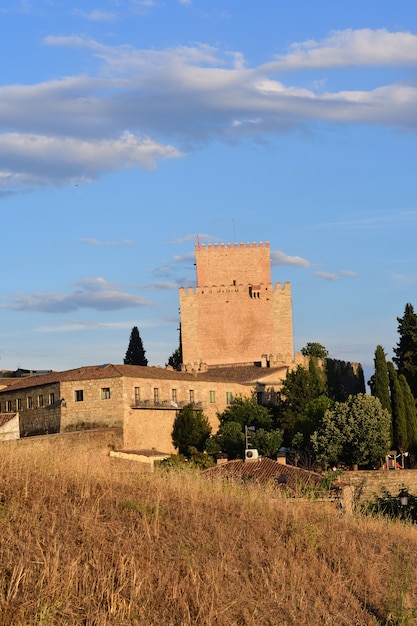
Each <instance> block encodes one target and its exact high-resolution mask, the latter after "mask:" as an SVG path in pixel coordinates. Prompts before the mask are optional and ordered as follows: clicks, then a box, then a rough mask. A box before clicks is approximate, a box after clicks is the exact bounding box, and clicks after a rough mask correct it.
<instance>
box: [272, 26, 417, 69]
mask: <svg viewBox="0 0 417 626" xmlns="http://www.w3.org/2000/svg"><path fill="white" fill-rule="evenodd" d="M416 63H417V35H414V34H412V33H410V32H394V33H391V32H389V31H387V30H386V29H384V28H381V29H378V30H371V29H369V28H364V29H360V30H353V29H346V30H342V31H336V32H334V33H332V34H331V35H330V36H329V37H327V38H326V39H324V41H316V40H309V41H303V42H301V43H294V44H292V45H291V46H290V48H289V52H288V53H287V54H284V55H279V56H277V57H276V61H275V62H273V63H271V64H268V68H269V69H270V70H278V69H286V70H299V69H302V70H305V69H311V68H331V67H351V66H361V67H364V66H367V67H369V66H374V67H375V66H384V67H393V66H407V65H409V66H415V65H416Z"/></svg>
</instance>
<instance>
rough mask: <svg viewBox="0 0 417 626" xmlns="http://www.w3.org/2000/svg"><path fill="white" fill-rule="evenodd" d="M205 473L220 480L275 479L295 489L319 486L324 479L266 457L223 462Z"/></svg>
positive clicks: (208, 476) (265, 480) (263, 480)
mask: <svg viewBox="0 0 417 626" xmlns="http://www.w3.org/2000/svg"><path fill="white" fill-rule="evenodd" d="M203 474H204V475H205V476H206V477H207V478H215V479H220V480H230V479H233V480H243V481H247V480H253V481H254V482H257V483H261V484H265V483H267V482H271V481H275V482H277V483H278V484H282V485H285V486H286V487H289V488H290V489H293V490H297V489H299V488H300V487H307V486H308V487H318V486H319V485H320V483H321V481H322V477H321V476H320V474H317V473H315V472H310V471H308V470H305V469H301V468H299V467H294V466H293V465H283V464H282V463H278V461H274V460H272V459H268V458H266V457H262V458H260V459H258V460H256V461H242V460H236V461H228V462H227V463H222V464H220V465H216V466H215V467H210V468H209V469H207V470H204V472H203ZM284 476H286V482H282V483H281V482H280V481H279V477H281V480H282V481H284V480H285V479H284V478H282V477H284Z"/></svg>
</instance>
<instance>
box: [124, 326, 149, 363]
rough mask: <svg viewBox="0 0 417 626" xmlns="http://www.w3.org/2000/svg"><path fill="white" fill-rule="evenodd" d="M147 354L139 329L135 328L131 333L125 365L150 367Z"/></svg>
mask: <svg viewBox="0 0 417 626" xmlns="http://www.w3.org/2000/svg"><path fill="white" fill-rule="evenodd" d="M145 354H146V353H145V350H144V349H143V343H142V339H141V338H140V334H139V330H138V327H137V326H134V327H133V328H132V332H131V333H130V339H129V346H128V348H127V351H126V356H125V358H124V361H123V363H124V364H125V365H148V359H147V358H146V357H145Z"/></svg>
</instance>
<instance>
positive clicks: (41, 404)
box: [38, 394, 43, 406]
mask: <svg viewBox="0 0 417 626" xmlns="http://www.w3.org/2000/svg"><path fill="white" fill-rule="evenodd" d="M38 406H43V395H42V394H40V395H39V396H38Z"/></svg>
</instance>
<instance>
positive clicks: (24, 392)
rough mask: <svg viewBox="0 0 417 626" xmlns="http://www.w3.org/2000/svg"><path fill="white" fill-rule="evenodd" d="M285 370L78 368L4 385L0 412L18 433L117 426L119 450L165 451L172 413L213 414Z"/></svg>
mask: <svg viewBox="0 0 417 626" xmlns="http://www.w3.org/2000/svg"><path fill="white" fill-rule="evenodd" d="M285 371H286V370H282V369H280V368H278V369H269V368H268V369H262V368H259V367H241V368H236V367H235V368H224V369H222V368H219V369H214V370H212V371H210V370H207V371H201V372H198V373H197V372H195V373H190V372H177V371H174V370H172V368H161V367H141V366H136V365H113V364H106V365H102V366H89V367H81V368H77V369H73V370H67V371H65V372H53V373H50V374H46V375H43V376H27V377H25V378H19V379H8V380H7V381H6V380H4V381H2V382H3V386H2V387H1V388H0V413H3V414H4V419H5V420H6V421H7V418H8V417H10V418H11V417H12V415H18V421H19V428H20V436H21V437H26V436H33V435H42V434H52V433H59V432H69V431H75V430H84V429H91V428H101V427H123V440H124V448H125V449H136V450H137V449H156V450H160V451H163V452H168V453H169V452H173V451H174V448H173V445H172V441H171V433H172V427H173V423H174V419H175V416H176V413H177V411H178V410H179V409H180V408H181V407H183V406H185V405H186V404H192V405H193V406H194V407H195V408H196V409H201V410H203V411H204V413H205V415H207V417H208V419H209V421H210V424H211V426H212V429H213V432H215V431H216V430H217V427H218V418H217V414H218V413H221V412H223V411H224V410H225V409H226V407H227V406H229V405H230V403H231V402H232V400H233V398H235V397H236V396H242V397H250V396H252V394H253V393H254V392H256V393H258V394H261V393H262V394H263V393H265V394H270V393H271V390H273V389H275V388H276V387H277V386H278V387H279V384H280V380H281V378H283V377H285Z"/></svg>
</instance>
